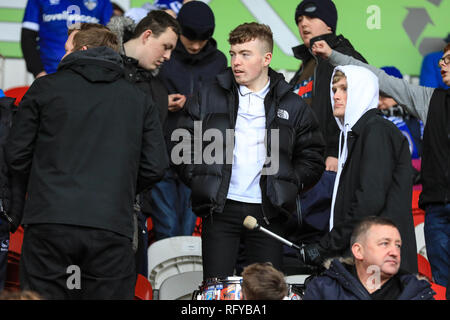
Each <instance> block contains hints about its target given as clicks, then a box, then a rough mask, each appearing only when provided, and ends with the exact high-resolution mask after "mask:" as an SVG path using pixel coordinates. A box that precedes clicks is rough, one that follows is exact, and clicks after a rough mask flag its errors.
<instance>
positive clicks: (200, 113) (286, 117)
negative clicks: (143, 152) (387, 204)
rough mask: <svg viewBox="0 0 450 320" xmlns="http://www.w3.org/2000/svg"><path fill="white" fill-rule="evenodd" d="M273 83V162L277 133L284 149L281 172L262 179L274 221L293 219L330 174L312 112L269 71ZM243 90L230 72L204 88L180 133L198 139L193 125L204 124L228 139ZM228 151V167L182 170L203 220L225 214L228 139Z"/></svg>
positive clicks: (269, 98) (269, 113)
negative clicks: (306, 193)
mask: <svg viewBox="0 0 450 320" xmlns="http://www.w3.org/2000/svg"><path fill="white" fill-rule="evenodd" d="M269 77H270V89H269V93H268V94H267V95H266V98H265V100H264V105H265V109H266V129H267V141H268V144H267V156H268V157H270V156H271V147H272V146H271V129H279V131H278V132H279V141H280V147H279V161H278V162H279V170H278V171H277V172H276V173H274V174H267V175H261V179H260V186H261V192H262V199H263V213H264V215H265V217H266V218H268V219H270V218H274V217H277V216H278V215H279V213H283V214H285V215H289V214H291V213H293V212H295V210H296V204H297V203H296V198H297V194H298V193H299V191H301V190H303V189H306V188H309V187H311V186H313V185H314V184H315V183H316V182H317V181H318V180H319V179H320V177H321V175H322V173H323V171H324V168H325V166H324V159H323V149H324V142H323V138H322V135H321V133H320V131H319V127H318V124H317V120H316V118H315V116H314V114H313V113H312V111H311V109H310V108H309V107H308V106H307V105H306V103H305V102H304V101H303V100H302V99H301V98H299V97H298V96H297V95H295V94H294V93H293V92H292V91H291V86H289V85H288V84H287V83H286V82H285V81H284V78H283V76H282V75H281V74H279V73H276V72H275V71H273V70H269ZM237 88H238V86H237V84H236V82H235V80H234V76H233V73H232V71H231V69H230V68H229V69H227V70H226V71H225V72H224V73H222V74H220V75H218V76H217V82H216V83H213V84H211V85H209V86H208V87H205V88H203V90H201V91H200V92H199V94H198V95H197V96H195V97H194V98H193V99H191V100H190V101H189V103H188V104H187V106H186V107H185V114H186V117H185V118H183V119H182V121H180V127H181V128H186V129H188V130H189V132H190V134H191V136H192V134H193V132H194V123H193V122H194V121H201V123H202V131H203V132H205V130H208V129H210V128H215V129H218V130H219V131H220V132H221V134H222V137H226V130H227V129H234V127H235V124H236V117H237V111H238V104H239V98H238V92H237ZM222 147H223V162H222V163H223V164H219V163H213V164H206V163H205V162H204V160H203V159H202V161H201V163H199V164H188V165H186V164H184V165H180V166H179V169H180V170H179V172H180V175H181V177H182V179H183V180H184V182H185V183H186V184H187V185H188V186H189V187H190V188H191V189H192V207H193V211H194V212H195V213H196V214H197V215H200V216H204V215H208V214H210V213H213V212H221V211H222V210H223V207H224V205H225V200H226V197H227V194H228V187H229V183H230V178H231V170H232V165H231V163H227V161H226V154H227V153H226V139H225V138H224V139H223V144H222ZM204 148H205V145H203V149H204ZM194 150H195V149H194ZM232 150H233V147H231V148H230V147H229V151H232ZM173 151H175V149H173ZM274 153H275V152H274ZM202 154H203V152H202ZM273 156H274V155H272V158H273ZM192 158H193V157H191V159H192ZM231 158H232V157H231ZM172 159H173V154H172ZM191 163H194V162H193V161H192V162H191ZM272 164H273V163H272ZM266 168H267V167H266Z"/></svg>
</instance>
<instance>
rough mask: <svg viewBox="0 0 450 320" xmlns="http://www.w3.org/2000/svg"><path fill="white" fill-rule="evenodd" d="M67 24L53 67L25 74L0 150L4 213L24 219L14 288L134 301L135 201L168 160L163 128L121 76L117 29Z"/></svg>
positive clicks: (51, 295) (142, 96)
mask: <svg viewBox="0 0 450 320" xmlns="http://www.w3.org/2000/svg"><path fill="white" fill-rule="evenodd" d="M69 32H70V34H69V37H68V39H67V42H66V46H65V48H66V55H65V56H64V57H63V59H62V61H61V63H60V65H59V67H58V71H57V72H56V73H54V74H51V75H48V76H46V77H42V78H39V79H37V80H35V81H34V82H33V84H32V85H31V87H30V89H29V90H28V92H27V93H26V95H25V96H24V98H23V100H22V102H21V104H20V106H19V111H18V112H17V115H16V117H15V121H14V124H13V127H12V129H11V132H10V136H9V139H8V142H7V144H6V149H5V150H6V159H7V163H8V166H9V169H10V173H11V189H12V201H11V210H10V212H9V216H8V218H9V220H10V223H11V225H12V227H17V225H18V224H19V223H20V221H21V218H22V214H23V224H24V225H25V233H24V240H23V246H22V256H21V261H20V282H21V287H22V289H24V290H33V291H36V292H38V293H39V294H41V295H42V296H43V297H44V298H45V299H132V298H133V297H134V285H135V281H136V278H135V273H136V270H135V260H134V259H135V258H134V251H133V249H134V248H133V234H134V231H135V228H136V226H135V224H134V221H133V203H134V199H135V196H136V194H137V193H139V192H141V191H143V190H145V189H146V188H149V187H151V186H152V185H153V184H154V183H156V182H157V181H159V180H160V179H161V178H162V176H163V174H164V170H165V168H166V167H167V165H168V159H167V157H166V155H165V153H161V152H160V150H162V149H165V148H166V146H165V142H164V138H163V135H162V129H161V126H160V123H159V119H158V113H157V111H156V108H155V106H154V105H153V103H152V101H151V100H150V99H149V97H147V95H145V94H144V93H142V92H141V91H140V90H139V89H138V88H136V87H135V86H134V85H133V84H131V83H129V82H128V81H127V80H125V78H124V74H123V68H122V66H121V57H120V55H119V54H118V50H119V46H118V41H117V37H116V36H115V35H114V34H113V33H112V32H111V31H110V30H109V29H107V28H106V27H104V26H102V25H98V24H81V26H80V29H71V30H70V31H69ZM25 194H27V198H26V200H25ZM42 265H45V268H42ZM74 272H78V275H79V278H78V281H70V278H69V277H70V276H71V275H73V274H74ZM73 279H75V278H72V280H73Z"/></svg>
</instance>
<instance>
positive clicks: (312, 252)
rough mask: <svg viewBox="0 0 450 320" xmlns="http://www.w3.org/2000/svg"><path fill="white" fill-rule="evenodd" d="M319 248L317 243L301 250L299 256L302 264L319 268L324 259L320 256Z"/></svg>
mask: <svg viewBox="0 0 450 320" xmlns="http://www.w3.org/2000/svg"><path fill="white" fill-rule="evenodd" d="M321 251H322V250H321V248H320V246H319V244H317V243H311V244H307V245H305V246H303V247H302V248H301V255H302V258H303V262H304V263H305V264H307V265H310V266H316V267H320V266H321V265H322V263H323V262H324V257H323V256H322V254H321Z"/></svg>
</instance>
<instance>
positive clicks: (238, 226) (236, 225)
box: [202, 200, 283, 279]
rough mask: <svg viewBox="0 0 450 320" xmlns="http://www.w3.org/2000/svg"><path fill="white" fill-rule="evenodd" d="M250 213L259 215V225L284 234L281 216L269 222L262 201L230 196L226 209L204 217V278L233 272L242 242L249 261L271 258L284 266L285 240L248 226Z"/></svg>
mask: <svg viewBox="0 0 450 320" xmlns="http://www.w3.org/2000/svg"><path fill="white" fill-rule="evenodd" d="M248 215H250V216H253V217H255V218H256V219H257V220H258V224H259V225H261V226H263V227H264V228H266V229H269V230H270V231H272V232H274V233H276V234H278V235H280V236H283V234H282V230H283V227H282V226H283V224H282V223H281V221H280V220H281V219H272V220H271V221H270V224H269V225H267V224H266V223H265V222H264V220H263V215H262V206H261V204H251V203H244V202H237V201H233V200H227V202H226V204H225V208H224V210H223V212H221V213H215V214H213V215H212V216H209V217H207V218H204V219H203V225H202V257H203V278H204V279H209V278H225V277H228V276H233V274H234V267H235V265H236V260H237V257H238V252H239V244H240V243H241V242H242V244H243V246H244V250H243V251H244V257H245V265H249V264H252V263H255V262H271V263H272V264H273V266H274V267H275V268H277V269H279V270H282V260H283V248H282V244H281V242H279V241H278V240H275V239H273V238H271V237H270V236H268V235H266V234H265V233H263V232H261V231H257V230H248V229H246V228H245V227H244V226H243V224H242V223H243V221H244V219H245V217H246V216H248Z"/></svg>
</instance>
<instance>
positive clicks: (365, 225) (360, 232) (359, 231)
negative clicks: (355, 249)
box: [350, 216, 398, 247]
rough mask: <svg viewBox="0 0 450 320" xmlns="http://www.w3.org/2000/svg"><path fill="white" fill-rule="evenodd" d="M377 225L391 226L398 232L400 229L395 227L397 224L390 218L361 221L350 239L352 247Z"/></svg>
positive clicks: (375, 217) (373, 218)
mask: <svg viewBox="0 0 450 320" xmlns="http://www.w3.org/2000/svg"><path fill="white" fill-rule="evenodd" d="M375 225H378V226H390V227H393V228H395V229H397V230H398V227H397V226H396V225H395V223H394V222H393V221H392V220H390V219H388V218H383V217H377V216H369V217H366V218H364V219H362V220H361V221H359V222H358V224H357V225H356V226H355V228H354V229H353V232H352V236H351V238H350V247H352V246H353V245H354V244H355V243H356V242H358V241H359V240H360V239H361V236H364V235H365V234H367V232H368V231H369V229H370V228H371V227H372V226H375Z"/></svg>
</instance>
